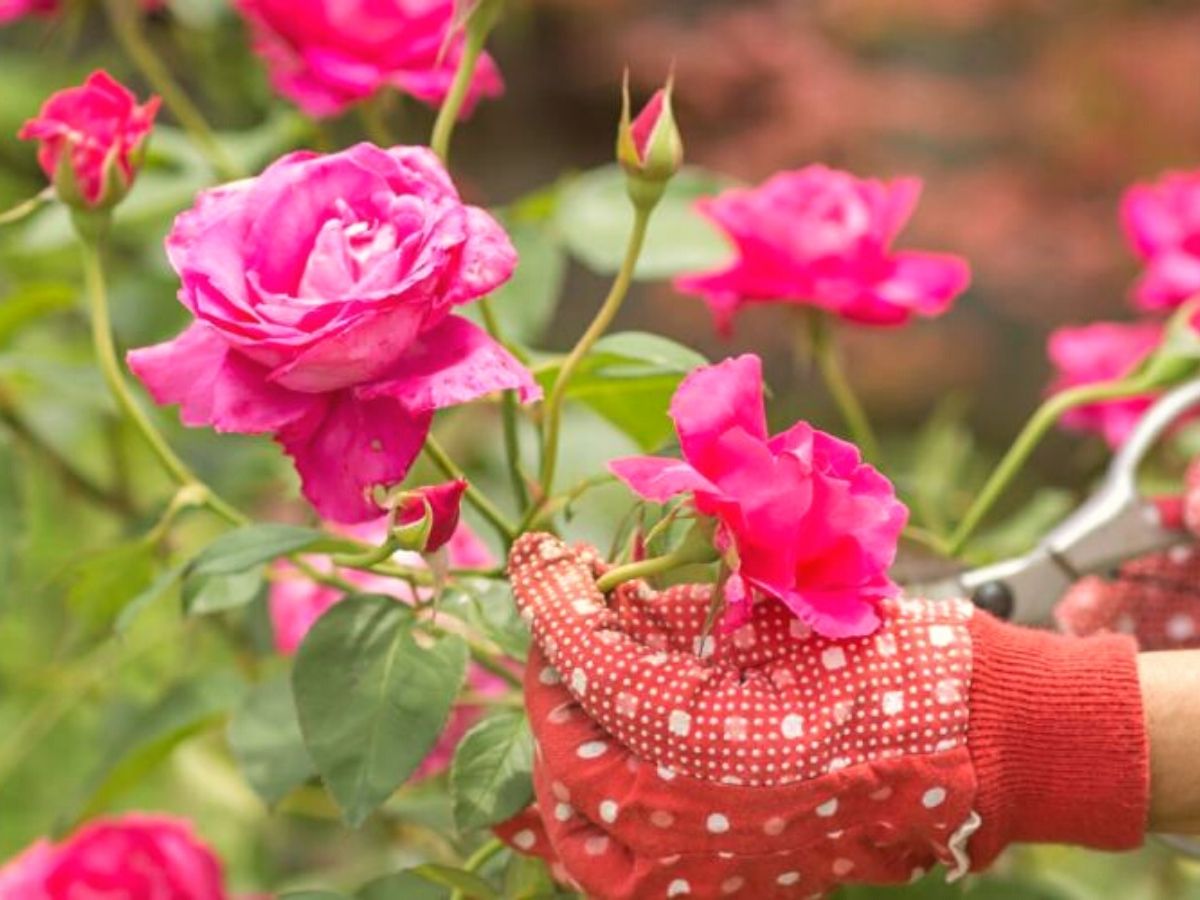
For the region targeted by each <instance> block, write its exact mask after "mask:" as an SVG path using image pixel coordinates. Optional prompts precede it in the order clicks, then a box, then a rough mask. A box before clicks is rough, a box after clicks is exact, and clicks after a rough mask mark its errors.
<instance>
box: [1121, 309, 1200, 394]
mask: <svg viewBox="0 0 1200 900" xmlns="http://www.w3.org/2000/svg"><path fill="white" fill-rule="evenodd" d="M1197 313H1200V299H1193V300H1190V301H1188V302H1187V303H1185V304H1183V306H1181V307H1179V309H1177V310H1176V311H1175V312H1174V313H1172V314H1171V318H1170V320H1169V321H1168V322H1167V326H1166V329H1165V330H1164V332H1163V340H1162V343H1161V344H1159V346H1158V349H1157V350H1155V351H1154V352H1153V353H1151V354H1150V355H1149V356H1148V357H1146V358H1145V359H1144V360H1142V362H1141V363H1140V364H1139V365H1138V367H1137V368H1136V369H1134V370H1133V371H1132V372H1131V373H1129V374H1128V375H1127V376H1125V379H1124V380H1125V381H1126V382H1137V383H1139V384H1144V385H1145V386H1146V388H1147V389H1154V388H1167V387H1173V386H1174V385H1177V384H1180V383H1182V382H1184V381H1187V380H1188V379H1189V378H1192V377H1194V376H1195V375H1196V373H1197V371H1198V370H1200V329H1197V328H1196V326H1195V325H1194V324H1193V321H1194V320H1195V318H1196V316H1197Z"/></svg>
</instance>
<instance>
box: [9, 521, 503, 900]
mask: <svg viewBox="0 0 1200 900" xmlns="http://www.w3.org/2000/svg"><path fill="white" fill-rule="evenodd" d="M340 530H341V531H343V532H346V533H348V534H350V535H351V536H352V537H357V538H360V539H362V540H365V541H370V542H371V543H376V544H377V543H379V542H380V541H382V540H383V538H384V535H385V530H386V520H385V519H380V520H378V521H375V522H369V523H366V524H363V525H356V526H353V527H351V528H342V529H340ZM445 547H446V550H447V554H448V556H449V562H450V565H451V566H454V567H455V568H463V569H482V568H487V567H489V566H494V565H495V564H496V559H495V557H494V556H492V553H491V551H490V550H488V548H487V545H486V544H484V543H483V541H481V540H480V539H479V538H478V537H477V536H476V535H475V533H474V532H473V531H471V529H470V528H469V527H468V526H467V525H466V524H465V523H463V524H459V525H458V527H457V528H456V529H455V531H454V534H453V536H451V538H450V540H449V542H448V543H446V544H445ZM394 560H395V561H396V562H397V563H400V564H401V565H405V566H413V567H420V566H423V565H424V562H423V561H422V559H421V557H420V555H418V554H416V553H405V552H401V553H397V554H396V555H395V557H394ZM309 562H310V564H312V565H314V566H317V567H322V566H325V567H328V557H314V558H313V559H311V560H309ZM338 574H339V575H341V577H342V578H344V579H345V580H347V581H349V582H350V583H351V584H353V585H354V586H355V587H357V588H358V589H359V590H360V591H362V592H364V593H372V594H384V595H389V596H392V597H395V598H396V599H397V600H398V601H400V602H402V603H412V602H414V601H415V600H416V599H418V598H416V597H414V596H413V592H412V588H410V587H409V585H408V583H407V582H405V581H401V580H400V579H399V578H388V577H385V576H383V575H374V574H372V573H370V572H363V571H360V570H357V569H342V570H339V573H338ZM342 596H343V594H342V592H341V591H339V590H337V589H335V588H330V587H325V586H324V585H320V584H317V583H316V582H314V581H313V580H312V579H310V578H307V577H305V576H303V575H302V574H301V573H300V572H298V571H297V570H296V569H295V568H294V567H292V566H290V565H288V564H287V563H278V564H277V566H276V578H275V579H274V580H272V582H271V589H270V592H269V593H268V595H267V606H268V609H269V610H270V613H271V624H272V627H273V629H274V632H275V647H276V649H277V650H278V651H279V652H280V653H287V654H291V653H295V652H296V648H298V647H299V646H300V643H301V641H303V640H304V636H305V635H306V634H308V630H309V629H310V628H311V627H312V626H313V623H314V622H316V621H317V619H319V618H321V616H322V615H323V614H324V613H325V611H326V610H327V609H329V607H331V606H333V604H335V603H336V602H337V601H338V600H340V599H341V598H342ZM467 683H468V684H469V685H470V687H471V688H472V689H473V690H474V691H476V692H477V693H480V694H485V695H486V694H498V693H501V692H503V691H504V690H505V687H506V685H505V683H504V681H503V680H502V679H500V678H498V677H497V676H495V675H493V674H491V673H490V672H488V671H487V670H485V669H482V668H480V667H479V666H476V665H472V666H471V667H470V668H469V669H468V671H467ZM482 714H483V710H482V709H481V708H480V707H478V706H472V705H469V704H460V705H459V706H457V707H455V709H454V712H453V713H452V714H451V716H450V719H449V720H448V721H447V722H446V727H445V728H444V729H443V731H442V736H441V737H440V738H439V739H438V742H437V743H436V744H435V745H434V747H433V749H432V750H430V751H429V754H428V755H427V756H426V757H425V759H424V760H422V762H421V765H420V766H419V767H418V769H417V771H416V772H414V773H413V778H416V779H420V778H427V777H429V776H431V775H436V774H437V773H438V772H441V771H443V770H444V769H445V768H446V767H447V766H449V765H450V761H451V760H452V759H453V758H454V750H455V748H456V747H457V746H458V742H459V741H461V740H462V737H463V735H464V734H466V733H467V731H469V730H470V728H471V726H472V725H474V724H475V723H476V722H477V721H479V718H480V716H481V715H482ZM0 900H5V898H4V895H3V894H2V893H0Z"/></svg>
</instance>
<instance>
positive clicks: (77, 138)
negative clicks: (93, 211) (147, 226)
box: [17, 71, 159, 206]
mask: <svg viewBox="0 0 1200 900" xmlns="http://www.w3.org/2000/svg"><path fill="white" fill-rule="evenodd" d="M158 106H159V99H158V98H157V97H151V98H150V99H149V100H147V101H146V102H145V103H143V104H140V105H139V104H138V102H137V98H136V97H135V96H134V95H133V94H132V93H131V92H130V91H129V89H128V88H126V87H125V86H124V85H123V84H121V83H120V82H119V81H117V80H116V79H115V78H113V77H112V76H111V75H109V74H108V73H107V72H104V71H97V72H93V73H92V74H91V75H89V76H88V77H87V80H86V81H84V83H83V84H82V85H79V86H78V87H71V88H65V89H63V90H61V91H57V92H56V93H54V94H52V95H51V97H50V99H49V100H47V101H46V102H45V103H44V104H42V108H41V110H40V111H39V112H38V114H37V116H35V117H34V118H32V119H30V120H29V121H28V122H26V123H25V124H24V125H22V126H21V130H20V131H19V132H18V133H17V136H18V137H19V138H21V139H22V140H27V141H38V142H39V147H38V164H39V165H41V167H42V171H43V172H45V173H46V177H47V178H48V179H50V181H51V182H53V183H54V185H55V187H56V188H57V189H58V193H59V196H61V197H62V198H63V199H64V200H65V201H66V202H68V203H75V202H77V201H76V200H75V199H74V198H75V197H76V196H77V197H79V198H80V199H81V200H82V201H83V203H84V204H85V205H87V206H103V205H106V204H108V203H112V202H115V201H116V200H118V199H120V197H122V196H124V194H125V193H126V192H127V191H128V190H129V188H130V187H131V186H132V185H133V179H134V176H135V174H136V172H137V167H138V166H139V165H140V164H141V156H142V152H143V147H144V145H145V143H146V138H147V137H149V135H150V129H151V128H152V127H153V126H154V116H155V114H156V113H157V112H158ZM64 164H65V165H64ZM64 180H65V181H66V182H68V183H64Z"/></svg>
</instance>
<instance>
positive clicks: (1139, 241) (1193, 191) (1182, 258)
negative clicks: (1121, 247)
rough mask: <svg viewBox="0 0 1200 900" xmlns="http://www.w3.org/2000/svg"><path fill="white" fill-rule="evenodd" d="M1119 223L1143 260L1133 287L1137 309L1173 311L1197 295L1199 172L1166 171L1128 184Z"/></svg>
mask: <svg viewBox="0 0 1200 900" xmlns="http://www.w3.org/2000/svg"><path fill="white" fill-rule="evenodd" d="M1121 223H1122V224H1123V225H1124V227H1125V234H1126V235H1127V236H1128V238H1129V241H1130V243H1131V244H1132V245H1133V248H1134V250H1135V251H1136V252H1137V254H1138V256H1140V257H1141V258H1142V259H1143V260H1145V262H1146V271H1145V272H1144V273H1143V274H1142V276H1141V277H1140V278H1139V279H1138V281H1137V284H1135V285H1134V291H1133V296H1134V301H1135V303H1136V304H1137V305H1138V306H1139V307H1140V308H1141V309H1145V310H1160V309H1173V308H1174V307H1176V306H1179V305H1180V304H1181V303H1183V302H1184V301H1185V300H1187V299H1189V298H1190V297H1192V296H1194V295H1196V294H1198V293H1200V172H1171V173H1169V174H1167V175H1164V176H1163V177H1162V178H1160V179H1159V180H1158V181H1157V182H1155V183H1154V184H1139V185H1135V186H1134V187H1131V188H1130V189H1129V190H1128V191H1126V193H1125V197H1124V198H1123V199H1122V201H1121Z"/></svg>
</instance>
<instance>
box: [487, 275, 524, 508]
mask: <svg viewBox="0 0 1200 900" xmlns="http://www.w3.org/2000/svg"><path fill="white" fill-rule="evenodd" d="M479 312H480V315H481V316H482V317H483V325H484V328H486V329H487V333H488V334H489V335H491V336H492V339H493V340H495V341H496V342H498V343H499V344H501V345H503V346H505V347H507V346H508V343H507V342H506V341H505V340H504V335H503V334H501V332H500V323H499V322H498V321H496V314H495V312H494V311H493V310H492V303H491V298H490V297H481V298H479ZM500 403H501V406H500V421H501V423H502V425H503V428H504V457H505V461H506V462H507V464H508V479H509V482H510V483H511V484H512V490H513V496H514V497H515V498H516V501H517V508H518V509H522V510H524V509H528V508H529V484H528V479H527V477H526V475H525V472H524V470H523V469H522V468H521V437H520V433H519V432H518V431H517V393H516V391H505V392H504V394H503V396H502V397H501V400H500Z"/></svg>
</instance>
